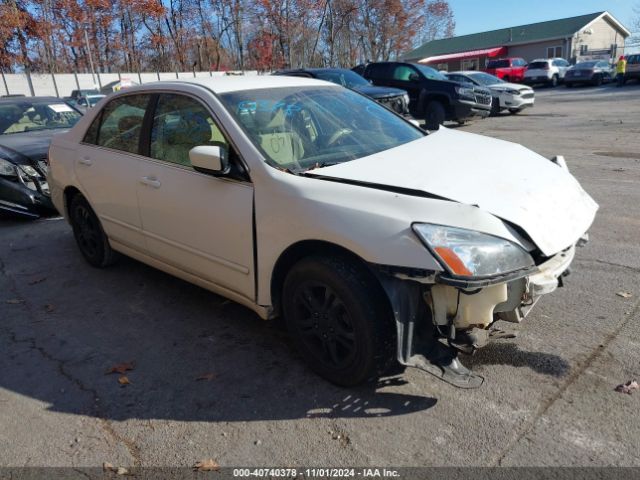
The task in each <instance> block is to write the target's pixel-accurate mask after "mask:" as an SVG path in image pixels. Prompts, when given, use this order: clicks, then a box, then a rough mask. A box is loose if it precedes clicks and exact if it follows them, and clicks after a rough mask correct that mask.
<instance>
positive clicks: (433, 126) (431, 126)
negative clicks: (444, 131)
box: [424, 100, 446, 130]
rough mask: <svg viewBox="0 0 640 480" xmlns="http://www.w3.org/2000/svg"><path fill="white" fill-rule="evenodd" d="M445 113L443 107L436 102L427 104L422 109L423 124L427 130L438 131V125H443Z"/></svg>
mask: <svg viewBox="0 0 640 480" xmlns="http://www.w3.org/2000/svg"><path fill="white" fill-rule="evenodd" d="M445 117H446V111H445V109H444V105H442V103H440V102H438V101H437V100H432V101H430V102H429V103H427V106H426V107H425V109H424V123H425V125H426V127H427V130H438V129H439V128H440V125H442V124H443V123H444V120H445Z"/></svg>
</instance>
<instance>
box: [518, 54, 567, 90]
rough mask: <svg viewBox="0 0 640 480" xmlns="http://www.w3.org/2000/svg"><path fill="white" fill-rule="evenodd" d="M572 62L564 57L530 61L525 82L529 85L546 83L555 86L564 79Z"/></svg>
mask: <svg viewBox="0 0 640 480" xmlns="http://www.w3.org/2000/svg"><path fill="white" fill-rule="evenodd" d="M570 66H571V64H570V63H569V62H567V61H566V60H565V59H564V58H540V59H537V60H534V61H533V62H530V63H529V65H528V66H527V71H526V72H524V80H523V82H524V83H526V84H527V85H539V84H545V85H548V86H550V87H555V86H556V85H558V83H560V82H562V81H563V80H564V76H565V73H566V72H567V70H568V69H569V67H570Z"/></svg>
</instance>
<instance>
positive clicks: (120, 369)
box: [105, 362, 135, 375]
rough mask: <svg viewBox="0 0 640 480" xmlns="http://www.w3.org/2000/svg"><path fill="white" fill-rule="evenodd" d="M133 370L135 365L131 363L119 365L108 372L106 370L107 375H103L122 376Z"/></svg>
mask: <svg viewBox="0 0 640 480" xmlns="http://www.w3.org/2000/svg"><path fill="white" fill-rule="evenodd" d="M134 368H135V364H134V363H133V362H124V363H119V364H117V365H114V366H113V367H111V368H110V369H109V370H107V373H105V375H108V374H110V373H119V374H121V375H122V374H123V373H125V372H127V371H129V370H133V369H134Z"/></svg>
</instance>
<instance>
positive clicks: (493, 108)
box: [491, 97, 500, 117]
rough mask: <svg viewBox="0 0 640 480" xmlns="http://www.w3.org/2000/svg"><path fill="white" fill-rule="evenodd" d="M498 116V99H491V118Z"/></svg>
mask: <svg viewBox="0 0 640 480" xmlns="http://www.w3.org/2000/svg"><path fill="white" fill-rule="evenodd" d="M498 115H500V99H499V98H498V97H493V100H491V116H492V117H497V116H498Z"/></svg>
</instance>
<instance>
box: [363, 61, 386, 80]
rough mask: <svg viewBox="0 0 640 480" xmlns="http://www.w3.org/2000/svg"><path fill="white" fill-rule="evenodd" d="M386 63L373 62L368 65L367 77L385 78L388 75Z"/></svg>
mask: <svg viewBox="0 0 640 480" xmlns="http://www.w3.org/2000/svg"><path fill="white" fill-rule="evenodd" d="M387 66H388V65H387V64H386V63H373V64H371V65H369V66H368V67H367V71H366V74H367V75H366V76H367V78H385V77H386V76H387Z"/></svg>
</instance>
